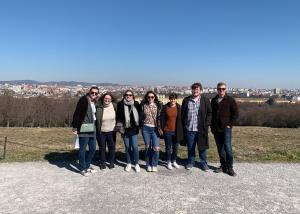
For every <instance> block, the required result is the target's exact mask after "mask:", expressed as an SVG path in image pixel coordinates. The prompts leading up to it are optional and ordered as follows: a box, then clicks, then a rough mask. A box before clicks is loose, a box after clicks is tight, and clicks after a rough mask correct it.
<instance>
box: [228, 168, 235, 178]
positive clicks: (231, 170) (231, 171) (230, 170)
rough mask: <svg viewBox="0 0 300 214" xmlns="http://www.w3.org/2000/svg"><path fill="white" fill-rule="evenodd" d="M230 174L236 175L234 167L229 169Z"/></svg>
mask: <svg viewBox="0 0 300 214" xmlns="http://www.w3.org/2000/svg"><path fill="white" fill-rule="evenodd" d="M228 175H230V176H233V177H234V176H236V173H235V172H234V170H233V169H228Z"/></svg>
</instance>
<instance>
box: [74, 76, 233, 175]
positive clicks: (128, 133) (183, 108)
mask: <svg viewBox="0 0 300 214" xmlns="http://www.w3.org/2000/svg"><path fill="white" fill-rule="evenodd" d="M191 89H192V95H190V96H188V97H185V98H184V99H183V102H182V105H179V104H178V103H177V95H176V94H175V93H172V94H170V95H169V102H168V103H167V104H165V105H163V104H162V103H161V102H160V101H159V100H158V97H157V95H156V93H155V92H153V91H148V92H147V93H146V94H145V97H144V99H143V100H142V101H141V103H139V102H137V101H136V100H135V96H134V93H133V91H132V90H127V91H125V93H124V94H123V98H122V100H121V101H120V102H118V103H116V101H115V98H114V96H113V95H112V94H111V93H109V92H107V93H105V94H103V95H102V96H101V97H100V98H98V97H99V89H98V88H97V87H91V88H90V91H89V93H88V94H86V95H84V96H83V97H81V98H80V99H79V101H78V103H77V106H76V109H75V112H74V115H73V122H72V126H73V133H74V134H76V135H78V137H79V165H80V168H81V171H80V173H81V174H82V175H84V176H88V175H89V174H90V173H92V172H93V171H95V170H94V169H93V168H92V167H91V161H92V159H93V157H94V154H95V151H96V141H97V142H98V146H99V160H100V169H105V168H106V167H107V163H108V167H109V168H110V169H112V168H114V166H115V165H114V163H115V153H116V151H115V150H116V149H115V148H116V133H117V132H119V133H120V134H121V136H122V139H123V141H124V145H125V154H126V162H127V165H126V167H125V171H127V172H129V171H131V169H132V167H133V168H134V169H135V171H136V172H140V170H141V168H140V166H139V148H138V135H139V132H140V131H141V133H142V136H143V140H144V144H145V162H146V170H147V171H148V172H157V170H158V168H157V166H158V163H159V153H160V149H161V147H160V138H163V139H164V141H165V152H166V161H167V168H168V169H169V170H172V169H173V168H179V165H178V164H177V153H178V145H179V144H180V145H186V146H187V150H188V158H187V165H186V169H187V170H191V169H192V168H193V167H194V165H195V158H196V151H195V150H196V147H197V148H198V152H199V159H200V169H202V170H203V171H208V169H209V168H208V165H207V160H206V158H207V149H208V148H209V142H208V130H209V126H210V127H211V131H212V133H213V135H214V138H215V142H216V145H217V149H218V154H219V158H220V164H221V166H220V167H219V168H218V169H217V170H216V172H224V173H227V174H229V175H230V176H235V175H236V173H235V172H234V170H233V154H232V145H231V138H232V127H233V124H234V122H235V121H236V119H237V118H238V108H237V104H236V102H235V100H234V99H233V98H232V97H231V96H229V95H228V94H227V93H226V92H227V88H226V84H225V83H224V82H220V83H218V85H217V90H218V94H217V95H216V96H215V97H214V98H213V99H212V100H211V101H210V100H209V99H208V98H207V97H205V96H203V95H202V85H201V84H200V83H194V84H192V86H191ZM87 145H88V147H89V150H88V152H86V147H87ZM106 146H107V147H108V154H106Z"/></svg>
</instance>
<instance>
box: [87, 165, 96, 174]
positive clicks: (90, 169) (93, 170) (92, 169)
mask: <svg viewBox="0 0 300 214" xmlns="http://www.w3.org/2000/svg"><path fill="white" fill-rule="evenodd" d="M86 171H87V172H90V173H95V172H97V170H95V169H94V168H93V167H91V166H90V167H89V168H88V169H87V170H86Z"/></svg>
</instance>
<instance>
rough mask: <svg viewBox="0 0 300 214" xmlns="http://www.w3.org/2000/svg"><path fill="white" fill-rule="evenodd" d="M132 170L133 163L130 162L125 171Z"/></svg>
mask: <svg viewBox="0 0 300 214" xmlns="http://www.w3.org/2000/svg"><path fill="white" fill-rule="evenodd" d="M130 170H131V164H130V163H129V164H127V165H126V167H125V171H126V172H130Z"/></svg>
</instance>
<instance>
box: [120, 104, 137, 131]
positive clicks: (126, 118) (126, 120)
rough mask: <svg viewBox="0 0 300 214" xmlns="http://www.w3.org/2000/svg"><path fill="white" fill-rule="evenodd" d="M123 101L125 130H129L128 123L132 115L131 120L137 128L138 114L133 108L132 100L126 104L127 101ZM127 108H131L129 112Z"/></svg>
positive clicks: (129, 124)
mask: <svg viewBox="0 0 300 214" xmlns="http://www.w3.org/2000/svg"><path fill="white" fill-rule="evenodd" d="M123 101H124V112H125V128H129V127H130V126H131V123H130V114H131V112H132V113H133V118H134V122H135V125H136V126H139V114H138V112H137V110H136V108H135V106H134V100H132V101H130V102H128V101H127V100H125V99H124V100H123ZM129 106H130V107H131V108H130V110H129Z"/></svg>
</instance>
